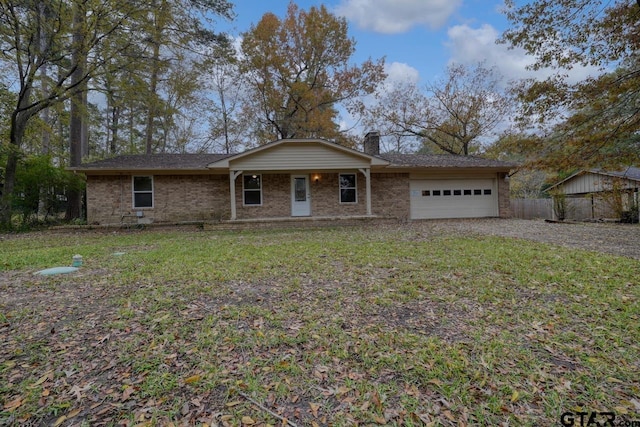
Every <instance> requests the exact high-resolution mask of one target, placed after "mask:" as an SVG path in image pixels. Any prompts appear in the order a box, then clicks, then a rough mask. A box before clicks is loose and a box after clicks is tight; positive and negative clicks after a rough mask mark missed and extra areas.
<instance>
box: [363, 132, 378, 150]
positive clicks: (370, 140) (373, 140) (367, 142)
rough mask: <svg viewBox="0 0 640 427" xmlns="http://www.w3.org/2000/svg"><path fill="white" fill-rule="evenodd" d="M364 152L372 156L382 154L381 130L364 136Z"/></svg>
mask: <svg viewBox="0 0 640 427" xmlns="http://www.w3.org/2000/svg"><path fill="white" fill-rule="evenodd" d="M364 152H365V153H366V154H368V155H370V156H378V155H380V132H369V133H367V134H366V135H365V136H364Z"/></svg>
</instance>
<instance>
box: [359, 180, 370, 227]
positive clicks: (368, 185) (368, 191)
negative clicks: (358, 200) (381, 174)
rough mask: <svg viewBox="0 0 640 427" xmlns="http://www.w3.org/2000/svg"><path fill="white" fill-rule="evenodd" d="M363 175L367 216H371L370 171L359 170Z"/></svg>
mask: <svg viewBox="0 0 640 427" xmlns="http://www.w3.org/2000/svg"><path fill="white" fill-rule="evenodd" d="M359 171H360V172H361V173H362V174H363V175H364V179H365V182H366V186H367V215H368V216H371V169H369V168H367V169H359Z"/></svg>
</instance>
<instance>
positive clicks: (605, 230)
mask: <svg viewBox="0 0 640 427" xmlns="http://www.w3.org/2000/svg"><path fill="white" fill-rule="evenodd" d="M413 224H414V226H415V227H420V228H423V227H426V228H429V229H431V230H432V231H442V232H450V233H464V234H465V235H473V234H476V235H492V236H503V237H514V238H518V239H526V240H534V241H536V242H544V243H551V244H555V245H560V246H565V247H570V248H579V249H586V250H590V251H597V252H604V253H609V254H614V255H622V256H626V257H630V258H635V259H640V225H638V224H614V223H562V224H560V223H548V222H545V221H542V220H523V219H496V218H491V219H473V220H443V221H425V222H415V223H413Z"/></svg>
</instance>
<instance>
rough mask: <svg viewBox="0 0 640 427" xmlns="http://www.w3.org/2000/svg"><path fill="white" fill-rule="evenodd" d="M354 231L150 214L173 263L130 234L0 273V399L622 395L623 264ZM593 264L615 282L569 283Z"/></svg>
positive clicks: (429, 403) (70, 410) (465, 421)
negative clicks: (73, 263) (77, 261)
mask: <svg viewBox="0 0 640 427" xmlns="http://www.w3.org/2000/svg"><path fill="white" fill-rule="evenodd" d="M361 231H362V230H360V231H359V232H356V231H353V230H337V231H331V232H326V231H319V232H316V231H313V232H309V234H307V233H298V232H291V233H284V232H283V233H280V232H278V233H264V234H263V233H241V235H242V236H244V239H239V235H236V234H229V235H226V234H225V235H218V234H216V235H215V238H216V243H215V245H214V244H212V243H211V241H210V240H211V238H212V237H213V236H212V235H205V234H189V235H188V239H187V240H184V237H183V236H182V235H179V234H180V233H179V234H178V235H175V234H172V235H171V238H170V239H163V237H164V234H162V233H159V234H158V235H157V236H158V237H157V238H156V237H154V236H156V235H155V234H151V233H150V234H149V235H140V236H137V239H145V238H150V239H153V245H155V246H154V247H155V248H158V249H159V250H160V249H161V250H162V251H165V252H166V253H167V254H169V253H170V254H172V255H173V254H177V255H179V256H183V255H182V254H183V253H184V250H183V249H184V247H193V244H196V243H197V244H198V247H201V248H202V250H201V251H197V252H198V253H193V251H190V252H189V253H190V255H189V256H188V257H187V256H184V257H183V258H181V261H182V263H183V264H184V267H185V268H184V269H183V268H182V267H183V265H182V264H175V263H174V264H171V265H169V266H167V265H166V264H164V260H163V258H162V257H160V256H157V255H156V254H155V251H149V252H148V253H146V254H145V256H147V255H148V258H147V259H145V260H144V263H143V264H142V265H141V266H139V265H137V264H135V262H134V261H133V260H132V261H131V264H130V265H128V266H127V267H126V268H127V269H128V270H126V274H124V273H123V274H120V272H119V271H116V270H112V271H110V272H109V276H108V279H103V278H102V276H100V275H98V274H96V275H94V276H91V275H85V276H84V277H82V278H77V279H74V278H71V277H69V278H62V279H57V280H50V281H48V282H45V281H44V280H40V282H38V283H34V282H29V283H24V281H23V282H20V280H26V279H19V276H20V274H19V273H12V276H11V280H10V281H6V280H5V281H4V282H3V281H2V273H0V301H2V304H4V306H3V307H2V308H3V309H4V308H5V306H6V307H8V311H9V313H8V315H7V318H9V317H10V318H11V323H10V324H9V325H8V326H6V325H5V326H2V328H3V329H2V333H3V337H4V336H6V337H7V341H6V345H5V346H3V347H2V348H0V360H3V362H0V381H3V387H4V388H2V390H3V391H2V392H0V393H3V394H0V399H1V400H0V402H2V407H0V409H2V411H4V412H2V411H0V412H2V413H3V414H11V415H10V416H11V417H14V418H15V419H17V420H21V419H23V418H21V417H27V416H28V415H29V414H42V413H43V412H42V411H45V410H46V411H48V414H53V415H49V418H48V419H47V420H46V421H43V418H41V419H38V420H31V421H34V423H39V422H40V423H47V424H53V423H54V422H56V423H59V425H60V426H62V425H66V424H79V423H81V422H85V423H87V424H92V425H93V424H101V423H102V424H112V425H123V426H126V427H132V426H140V427H144V426H148V425H151V424H152V420H153V422H155V423H157V424H158V425H167V426H171V425H173V426H179V425H196V424H199V425H207V426H214V425H222V426H239V425H244V426H247V427H249V426H251V427H266V426H269V425H272V426H292V425H300V426H303V425H311V426H324V425H406V424H412V425H425V426H436V425H441V426H453V425H457V426H470V425H477V424H479V423H487V424H495V425H501V424H502V425H520V424H524V425H526V424H533V423H537V424H551V423H553V422H557V420H552V419H550V417H549V416H548V414H549V413H553V411H552V410H550V408H549V405H550V404H549V403H548V402H549V399H548V396H549V394H550V393H553V394H554V395H555V396H557V398H558V399H560V400H561V401H562V402H567V406H575V404H576V403H575V402H581V404H583V403H582V402H586V403H584V405H585V406H584V409H585V410H591V409H593V410H596V409H600V408H595V407H594V408H590V407H588V406H587V404H589V402H596V401H597V402H598V404H600V402H602V403H601V404H602V405H603V407H604V406H606V407H607V408H612V409H615V410H616V411H619V413H620V414H635V413H638V411H640V402H638V400H637V399H636V398H635V397H632V396H637V390H638V387H639V385H638V382H637V379H636V378H637V376H635V375H634V373H635V370H634V369H635V366H636V365H634V363H636V361H637V360H638V354H639V349H638V346H637V344H635V343H637V342H638V336H637V331H635V330H632V329H631V328H627V329H624V333H622V332H621V331H622V329H620V328H615V327H612V326H611V325H625V324H634V323H633V319H637V313H636V311H633V309H634V306H632V305H633V304H634V303H635V302H636V301H637V300H638V297H637V289H636V288H635V287H634V286H635V285H633V283H634V281H633V280H632V278H633V277H637V274H636V273H637V272H638V271H637V270H638V269H637V267H636V266H634V265H633V264H630V263H627V264H625V265H624V266H623V267H624V268H621V269H620V271H616V272H612V271H610V272H609V273H607V277H606V278H605V275H603V274H600V273H599V272H598V271H597V270H593V269H590V270H585V271H588V275H586V274H582V273H579V272H578V273H575V274H574V273H571V275H569V274H568V273H567V274H560V273H558V272H562V271H564V270H563V265H564V264H565V263H566V262H570V263H577V262H580V263H582V262H583V258H584V263H585V265H586V264H589V261H593V257H591V255H589V254H586V255H584V254H583V255H582V256H581V257H576V258H575V259H574V258H573V257H571V256H569V255H566V254H565V255H562V254H559V252H558V251H557V250H555V249H554V250H553V251H550V250H548V249H547V248H542V249H541V247H539V246H527V244H526V243H523V242H518V243H517V244H512V243H510V242H508V241H506V242H503V241H502V240H490V241H483V239H479V240H477V239H459V238H457V237H451V236H447V237H446V239H441V238H440V237H437V236H436V238H434V239H431V238H430V236H432V234H430V233H431V232H430V231H428V230H426V229H423V230H422V231H421V234H419V235H417V234H415V233H414V230H413V229H411V228H402V229H394V230H393V231H392V232H391V233H390V232H389V230H386V231H384V230H370V231H368V232H367V233H362V232H361ZM154 233H155V232H154ZM389 233H390V234H389ZM389 236H393V238H390V237H389ZM310 237H311V238H310ZM83 238H84V237H79V239H80V240H82V239H83ZM165 240H166V242H165ZM317 241H321V242H322V245H321V246H322V247H321V248H318V247H317V246H314V245H317V243H314V242H317ZM427 241H428V244H427V243H425V242H427ZM136 244H139V243H138V242H137V243H136ZM124 246H126V245H123V247H124ZM503 246H504V247H503ZM111 250H112V248H111V249H109V253H110V252H111ZM529 250H530V251H531V253H530V254H528V253H527V251H529ZM318 251H320V252H321V253H322V256H318ZM152 252H153V253H152ZM200 252H202V254H200ZM293 253H295V254H296V256H297V258H296V259H298V260H299V262H298V263H295V265H288V264H287V263H284V262H283V260H285V259H288V257H289V256H290V255H291V254H293ZM232 255H233V256H232ZM192 258H194V259H195V260H193V261H192ZM196 260H197V262H196ZM212 260H216V261H212ZM238 260H243V261H242V263H240V262H239V261H238ZM534 261H535V262H534ZM614 261H615V260H614ZM614 261H608V262H606V263H604V262H603V264H602V268H605V267H607V264H609V263H611V264H615V262H614ZM119 262H120V264H119V265H118V268H123V267H122V266H121V264H123V263H127V262H129V261H128V260H125V259H119ZM214 264H215V265H214ZM538 264H539V265H541V266H543V267H541V270H543V271H546V272H549V273H548V274H549V277H548V280H546V279H545V277H544V275H543V273H540V274H538V273H537V272H535V271H531V265H538ZM145 265H146V267H145ZM151 265H153V268H152V267H151ZM212 266H213V268H212ZM139 268H140V269H146V270H143V271H144V273H140V270H139ZM607 268H608V267H607ZM478 269H479V270H478ZM624 269H626V270H624ZM156 270H157V271H156ZM214 270H215V271H214ZM477 271H482V274H481V275H478V274H477ZM625 271H626V272H625ZM552 273H553V274H552ZM565 276H566V277H565ZM16 277H18V279H19V280H17V281H16V280H15V279H16ZM25 277H27V276H25ZM223 277H224V278H225V279H221V278H223ZM525 278H526V280H525ZM529 279H531V280H529ZM28 280H31V281H33V280H34V279H33V278H32V277H31V276H28ZM598 280H600V281H601V282H602V283H601V284H600V285H598V286H602V288H603V291H602V292H603V293H606V294H607V295H608V294H611V295H618V296H620V295H623V296H624V298H619V297H616V298H614V299H612V300H611V301H607V303H606V304H604V303H603V304H598V299H597V298H594V297H593V295H594V294H593V293H590V292H593V291H591V290H589V289H587V288H588V287H589V283H591V282H594V281H598ZM577 287H579V289H578V290H577V291H575V292H574V290H575V288H577ZM593 287H594V288H597V287H596V286H593ZM605 291H606V292H605ZM618 291H619V292H618ZM596 295H599V297H600V298H605V297H606V295H604V296H603V295H602V294H596ZM578 296H580V298H577V297H578ZM618 300H619V302H623V303H624V304H625V305H623V306H620V305H615V304H616V301H618ZM95 301H100V304H96V303H95ZM587 302H589V304H592V305H594V306H595V307H594V308H591V306H590V305H589V304H587ZM625 310H626V311H625ZM583 313H584V314H583ZM595 313H601V315H600V314H599V315H598V316H595V315H594V314H595ZM625 316H628V317H625ZM634 316H635V317H634ZM532 319H533V320H532ZM51 330H55V334H54V335H52V334H51V333H50V331H51ZM602 372H606V374H604V375H603V374H602ZM5 390H6V391H5ZM602 396H605V398H604V399H601V398H602ZM596 397H597V398H598V399H601V400H598V399H596ZM41 408H42V409H41ZM470 408H474V409H473V410H471V409H470ZM565 409H571V408H565ZM38 411H41V412H38ZM2 416H3V415H0V424H1V423H2V421H3V419H2ZM30 416H32V417H34V418H35V417H36V415H30ZM38 416H40V415H38ZM476 416H477V417H478V418H477V419H476V418H475V417H476ZM81 420H82V421H81Z"/></svg>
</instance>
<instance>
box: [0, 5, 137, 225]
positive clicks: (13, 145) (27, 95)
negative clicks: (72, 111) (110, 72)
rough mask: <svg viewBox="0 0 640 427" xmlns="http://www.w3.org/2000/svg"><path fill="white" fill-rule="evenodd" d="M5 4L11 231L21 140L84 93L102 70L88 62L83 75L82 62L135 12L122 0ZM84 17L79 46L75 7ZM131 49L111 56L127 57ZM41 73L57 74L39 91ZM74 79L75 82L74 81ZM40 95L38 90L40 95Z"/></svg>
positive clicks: (4, 209)
mask: <svg viewBox="0 0 640 427" xmlns="http://www.w3.org/2000/svg"><path fill="white" fill-rule="evenodd" d="M45 3H46V6H47V9H46V10H45V11H44V12H43V11H42V9H41V7H40V5H41V4H42V3H40V2H25V1H21V0H5V1H3V2H1V3H0V62H2V63H4V64H6V65H7V67H8V68H9V66H11V67H10V73H11V78H15V80H16V81H17V99H16V103H15V105H14V107H13V108H12V111H11V125H10V132H9V149H8V155H7V162H6V168H5V182H4V192H3V195H2V199H1V200H0V223H1V224H2V225H3V226H9V225H10V219H11V212H12V209H11V197H12V195H13V189H14V185H15V178H16V169H17V166H18V159H19V156H20V149H21V146H22V142H23V137H24V135H25V132H26V130H27V125H28V124H29V122H30V120H31V119H32V118H34V117H36V116H37V115H38V114H39V113H40V112H41V111H42V110H44V109H46V108H48V107H51V106H53V105H56V104H59V103H62V102H64V101H65V100H67V99H69V98H70V97H71V96H72V95H73V94H75V93H78V92H81V88H82V85H83V84H84V83H85V82H87V81H88V80H89V79H90V78H91V77H92V76H94V75H95V74H97V73H98V72H100V71H102V72H104V71H105V70H104V69H103V68H101V66H102V63H101V62H100V61H93V60H89V61H88V62H87V65H86V67H85V68H84V69H83V70H82V72H81V73H77V70H78V68H79V66H80V65H81V64H80V63H79V62H78V61H84V58H90V53H91V52H94V51H96V50H100V46H101V44H102V43H103V42H104V41H105V40H106V39H108V38H109V37H112V36H113V35H114V34H115V33H117V32H118V31H119V30H120V29H121V28H122V27H123V26H124V24H125V22H127V20H128V19H129V18H130V16H131V13H132V9H131V7H130V2H129V1H124V0H104V1H99V0H83V1H80V0H76V1H74V2H69V1H64V0H51V1H48V2H45ZM76 3H77V6H78V7H80V6H82V7H83V8H84V9H83V10H85V12H86V28H87V29H88V31H87V33H86V34H84V37H82V38H81V41H80V40H78V39H76V38H73V37H72V36H71V35H72V34H73V28H72V26H73V25H74V19H72V18H71V17H72V15H73V10H74V5H76ZM127 47H128V44H123V45H120V46H119V49H117V50H113V51H112V55H123V54H124V51H125V50H126V48H127ZM43 67H51V68H55V69H56V70H57V76H56V78H55V80H54V79H52V81H51V83H50V84H47V85H42V86H41V87H40V88H38V85H37V83H38V79H39V75H40V71H41V70H42V69H43ZM72 76H74V77H72ZM38 89H39V90H38Z"/></svg>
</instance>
